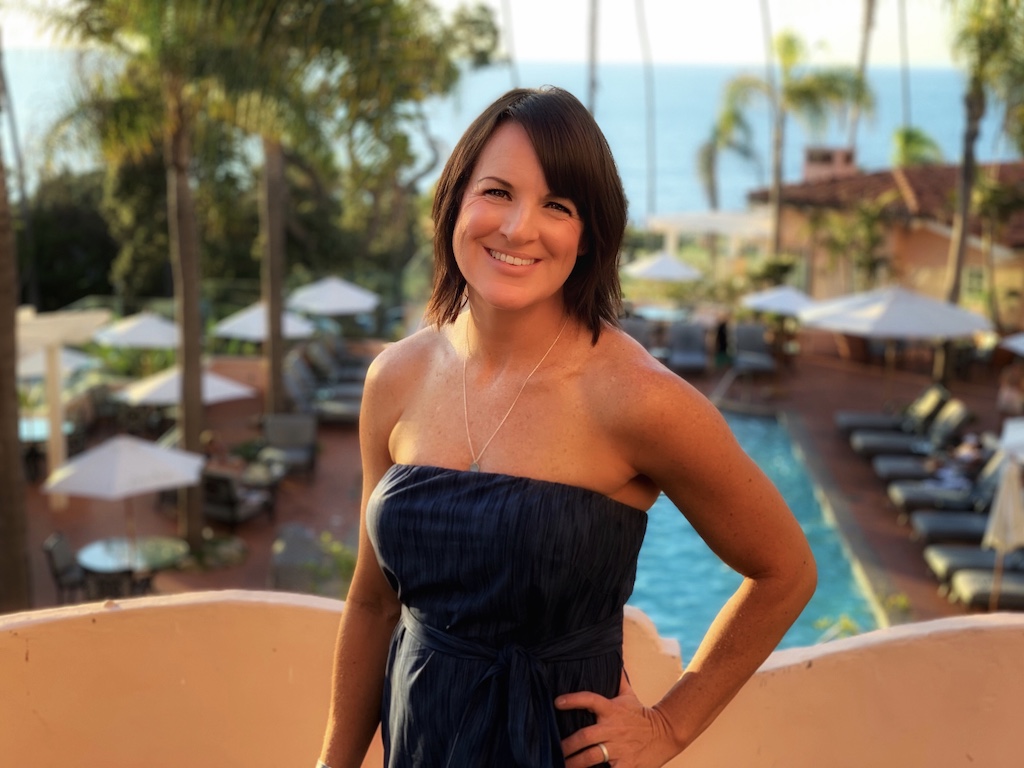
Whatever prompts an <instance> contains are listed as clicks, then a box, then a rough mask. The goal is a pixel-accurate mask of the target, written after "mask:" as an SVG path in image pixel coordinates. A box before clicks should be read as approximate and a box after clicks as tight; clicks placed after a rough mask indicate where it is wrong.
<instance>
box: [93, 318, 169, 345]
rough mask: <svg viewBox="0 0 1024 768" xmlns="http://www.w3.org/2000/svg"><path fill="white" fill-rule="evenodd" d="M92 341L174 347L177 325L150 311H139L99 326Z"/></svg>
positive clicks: (108, 343)
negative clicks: (101, 326)
mask: <svg viewBox="0 0 1024 768" xmlns="http://www.w3.org/2000/svg"><path fill="white" fill-rule="evenodd" d="M93 341H95V342H96V343H97V344H102V345H103V346H105V347H123V348H128V349H174V348H176V347H177V346H178V326H177V325H175V324H174V323H173V322H171V321H170V320H168V319H166V318H164V317H161V316H160V315H157V314H154V313H152V312H140V313H138V314H137V315H130V316H128V317H124V318H121V319H120V320H118V321H116V322H114V323H111V324H110V325H108V326H105V327H103V328H100V329H99V330H98V331H96V333H94V334H93Z"/></svg>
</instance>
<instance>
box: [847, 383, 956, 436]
mask: <svg viewBox="0 0 1024 768" xmlns="http://www.w3.org/2000/svg"><path fill="white" fill-rule="evenodd" d="M949 398H950V394H949V390H948V389H946V388H945V387H944V386H942V385H941V384H931V385H929V386H928V387H927V388H925V390H924V391H923V392H921V394H919V395H918V396H917V397H916V398H915V399H914V400H913V401H911V402H910V404H909V405H907V407H906V408H905V409H903V410H902V411H898V412H893V413H886V412H884V411H836V412H835V414H834V415H833V417H832V418H833V421H834V422H835V425H836V429H838V430H839V431H840V432H842V433H843V434H844V435H849V434H850V433H851V432H854V431H856V430H859V429H871V430H886V431H887V430H899V431H901V432H906V433H908V434H915V435H923V434H924V433H925V432H926V431H927V429H928V426H929V425H930V424H931V423H932V420H933V419H934V418H935V416H936V414H938V412H939V409H941V408H942V406H943V405H945V404H946V401H947V400H949Z"/></svg>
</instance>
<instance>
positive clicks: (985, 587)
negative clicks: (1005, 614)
mask: <svg viewBox="0 0 1024 768" xmlns="http://www.w3.org/2000/svg"><path fill="white" fill-rule="evenodd" d="M994 588H995V574H994V573H993V572H992V571H987V570H986V571H976V570H972V569H965V570H962V571H957V572H956V573H954V574H953V576H952V578H951V579H950V580H949V594H948V597H949V599H950V600H951V601H953V602H956V603H961V604H963V605H964V606H966V607H967V608H974V609H980V610H988V609H989V607H990V606H991V604H992V603H991V600H992V591H993V589H994ZM995 607H996V610H1000V611H1021V610H1024V573H1021V572H1019V571H1011V572H1009V573H1003V574H1002V577H1001V578H1000V580H999V593H998V595H997V596H996V606H995Z"/></svg>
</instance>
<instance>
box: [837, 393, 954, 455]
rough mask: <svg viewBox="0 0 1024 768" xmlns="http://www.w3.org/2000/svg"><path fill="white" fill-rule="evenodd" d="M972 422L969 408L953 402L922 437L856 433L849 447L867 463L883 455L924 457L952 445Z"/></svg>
mask: <svg viewBox="0 0 1024 768" xmlns="http://www.w3.org/2000/svg"><path fill="white" fill-rule="evenodd" d="M972 418H974V416H973V414H972V413H971V412H970V411H969V410H968V409H967V405H966V404H965V403H964V402H963V401H962V400H959V399H956V398H954V399H952V400H950V401H949V402H947V403H946V404H945V405H944V406H942V410H940V411H939V413H938V415H937V416H936V417H935V420H934V421H933V422H932V423H931V426H929V427H928V431H927V432H926V433H925V434H924V435H923V436H922V435H908V434H906V433H905V432H898V431H892V432H886V431H875V430H857V431H855V432H852V433H851V434H850V447H851V448H853V450H854V451H855V452H856V453H857V454H858V455H860V456H863V457H865V458H868V459H870V458H873V457H875V456H880V455H883V454H885V455H893V454H917V455H919V456H925V455H928V454H931V453H934V452H936V451H940V450H942V449H944V448H948V447H949V446H950V445H952V444H953V442H954V441H956V440H957V439H958V437H959V435H960V431H961V430H962V429H963V428H964V427H965V426H966V425H967V424H968V423H969V422H970V421H971V419H972Z"/></svg>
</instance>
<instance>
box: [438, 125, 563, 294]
mask: <svg viewBox="0 0 1024 768" xmlns="http://www.w3.org/2000/svg"><path fill="white" fill-rule="evenodd" d="M582 234H583V222H582V221H581V220H580V217H579V212H578V211H577V210H576V206H575V204H574V203H573V201H572V200H569V199H568V198H564V197H557V196H555V195H553V194H552V193H551V191H550V190H549V189H548V184H547V180H546V179H545V178H544V171H543V169H542V168H541V165H540V161H539V160H538V159H537V153H536V152H535V151H534V149H533V144H532V143H531V142H530V139H529V137H528V136H527V134H526V131H525V130H524V129H523V128H522V126H520V125H518V124H517V123H505V124H504V125H502V126H500V127H499V128H498V129H497V130H496V131H495V132H494V135H493V136H491V138H490V140H489V141H488V142H487V144H486V145H485V146H484V149H483V152H481V153H480V158H479V160H477V163H476V166H475V167H474V168H473V172H472V174H471V175H470V177H469V182H468V184H467V185H466V192H465V194H464V195H463V197H462V205H461V207H460V208H459V216H458V219H457V220H456V222H455V230H454V233H453V237H452V246H453V249H454V251H455V260H456V262H457V263H458V265H459V270H460V271H461V272H462V275H463V277H465V278H466V282H467V283H468V285H469V290H470V292H471V294H474V295H475V297H478V298H480V299H482V300H483V301H484V302H486V303H488V304H490V305H492V306H494V307H496V308H499V309H503V310H516V309H523V308H526V307H529V306H532V305H536V304H539V303H542V302H544V301H548V300H551V299H553V298H556V297H557V299H558V301H559V302H561V300H562V299H561V296H562V285H563V284H564V283H565V281H566V278H568V277H569V274H570V273H571V272H572V269H573V267H574V266H575V264H576V257H577V256H578V255H579V252H580V240H581V236H582Z"/></svg>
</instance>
